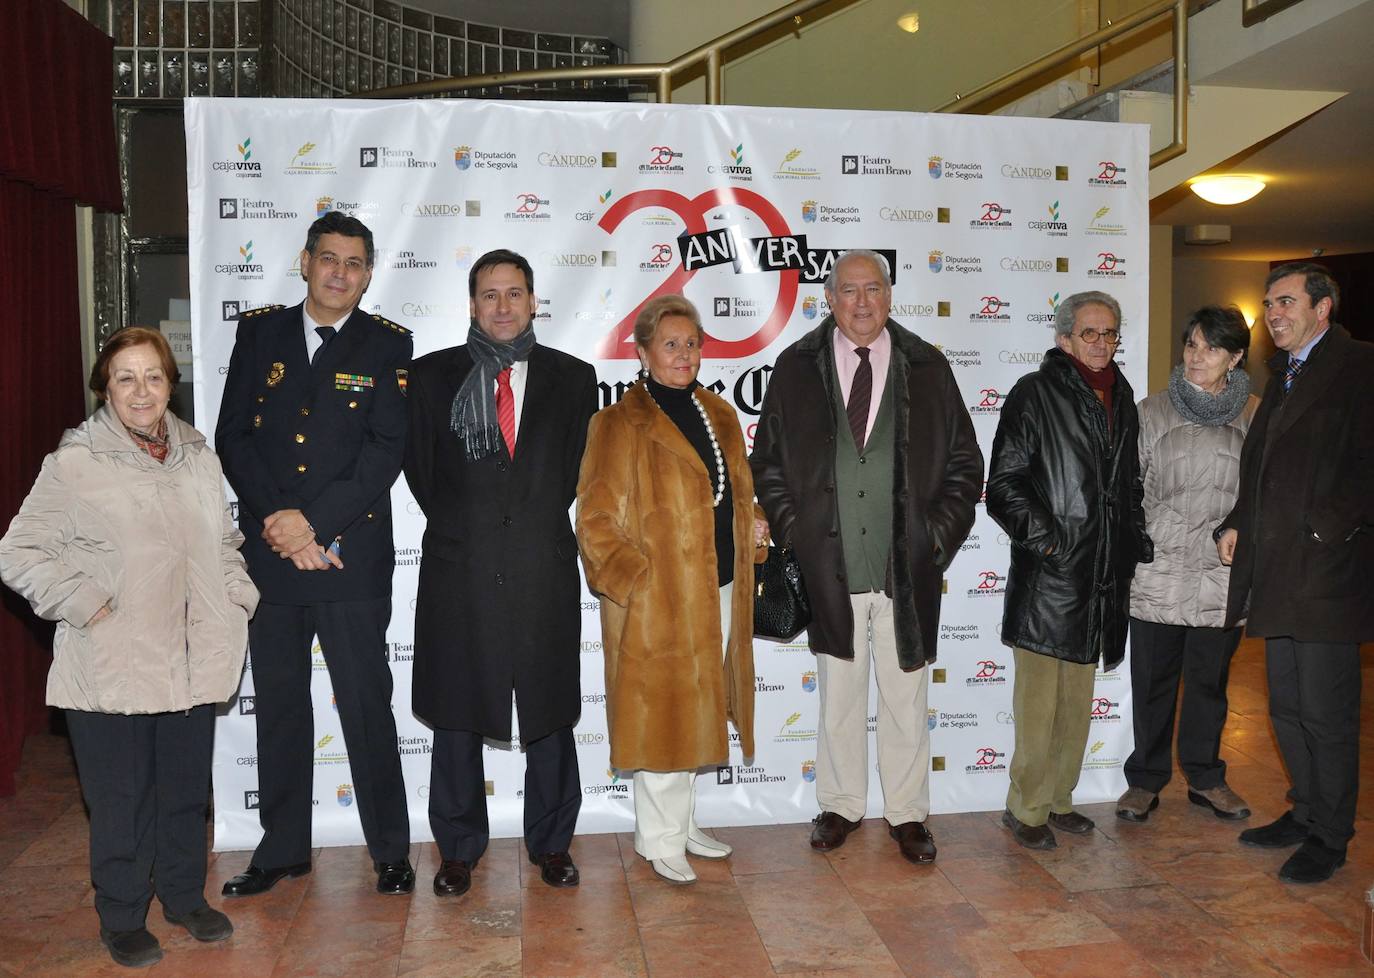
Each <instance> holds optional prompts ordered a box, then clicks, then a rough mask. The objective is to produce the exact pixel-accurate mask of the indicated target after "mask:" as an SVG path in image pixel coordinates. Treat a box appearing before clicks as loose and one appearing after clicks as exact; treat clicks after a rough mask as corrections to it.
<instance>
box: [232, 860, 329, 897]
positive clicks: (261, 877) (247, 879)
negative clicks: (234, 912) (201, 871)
mask: <svg viewBox="0 0 1374 978" xmlns="http://www.w3.org/2000/svg"><path fill="white" fill-rule="evenodd" d="M308 872H310V863H308V862H304V863H297V864H296V865H294V866H283V867H281V868H280V869H260V868H259V867H257V866H252V865H250V866H249V867H248V868H247V869H246V870H244V871H243V872H242V873H239V874H238V875H237V876H235V877H234V878H233V879H231V880H229V882H227V883H225V884H224V889H223V890H221V891H220V892H221V893H222V894H223V895H224V896H227V897H238V896H257V895H258V894H259V893H266V892H267V891H268V890H270V889H272V887H274V886H276V885H277V883H279V882H280V881H281V880H284V879H286V878H287V877H288V876H289V877H291V878H292V879H295V878H296V877H297V876H304V875H305V874H306V873H308Z"/></svg>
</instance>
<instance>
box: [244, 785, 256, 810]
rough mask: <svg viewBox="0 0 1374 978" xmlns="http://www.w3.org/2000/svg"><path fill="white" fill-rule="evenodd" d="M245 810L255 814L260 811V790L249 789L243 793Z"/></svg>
mask: <svg viewBox="0 0 1374 978" xmlns="http://www.w3.org/2000/svg"><path fill="white" fill-rule="evenodd" d="M243 810H244V811H246V812H255V811H257V810H258V789H257V788H249V789H248V790H247V791H245V792H244V793H243Z"/></svg>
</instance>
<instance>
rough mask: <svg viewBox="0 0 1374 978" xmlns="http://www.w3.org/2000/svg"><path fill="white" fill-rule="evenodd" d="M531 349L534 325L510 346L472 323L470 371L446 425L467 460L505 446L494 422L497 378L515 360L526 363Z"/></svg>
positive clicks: (469, 330) (456, 396) (483, 456)
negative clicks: (455, 436)
mask: <svg viewBox="0 0 1374 978" xmlns="http://www.w3.org/2000/svg"><path fill="white" fill-rule="evenodd" d="M533 349H534V327H533V324H529V325H526V326H525V329H524V331H523V332H521V333H520V335H519V336H517V337H516V338H515V339H513V340H511V341H510V342H509V343H498V342H497V341H496V340H493V339H492V338H491V337H490V336H488V335H487V334H486V333H484V332H482V330H481V329H479V328H478V326H477V323H475V322H474V323H472V325H470V326H469V327H468V355H469V356H471V357H472V369H471V370H470V371H468V375H467V377H466V378H465V379H464V380H463V383H462V386H460V387H459V388H458V393H456V394H454V395H453V406H452V407H450V408H449V413H448V426H449V428H450V429H451V430H452V431H453V432H454V433H455V434H457V436H458V438H459V440H460V441H462V442H463V443H464V445H465V446H466V449H467V456H468V458H473V459H476V458H485V457H486V456H488V455H492V454H495V453H496V452H499V451H500V450H501V449H502V448H503V447H504V446H505V444H506V443H505V441H504V440H503V439H502V438H501V426H500V425H499V424H498V423H497V421H496V389H495V388H496V375H497V374H499V373H500V372H501V371H502V370H505V369H506V368H507V367H509V366H510V365H511V364H512V363H514V362H515V361H517V360H528V359H529V355H530V351H531V350H533Z"/></svg>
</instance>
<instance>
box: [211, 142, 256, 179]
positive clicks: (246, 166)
mask: <svg viewBox="0 0 1374 978" xmlns="http://www.w3.org/2000/svg"><path fill="white" fill-rule="evenodd" d="M234 149H235V150H237V151H238V156H237V157H236V158H234V157H231V158H230V159H227V160H215V161H214V162H213V163H211V164H210V169H211V170H213V171H215V172H216V173H230V174H233V175H234V176H236V177H240V178H247V179H254V180H260V179H262V164H261V163H259V162H258V161H257V160H255V159H253V140H252V138H251V137H247V136H245V137H244V140H243V142H241V143H235V144H234Z"/></svg>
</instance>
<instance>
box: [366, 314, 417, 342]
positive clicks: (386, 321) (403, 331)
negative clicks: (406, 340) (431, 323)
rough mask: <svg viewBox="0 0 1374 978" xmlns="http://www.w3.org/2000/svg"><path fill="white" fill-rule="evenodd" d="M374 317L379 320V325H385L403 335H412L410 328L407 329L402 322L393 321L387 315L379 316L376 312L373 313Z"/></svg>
mask: <svg viewBox="0 0 1374 978" xmlns="http://www.w3.org/2000/svg"><path fill="white" fill-rule="evenodd" d="M372 318H373V319H375V320H377V323H378V325H380V326H385V327H386V328H387V329H389V330H392V331H393V332H396V333H400V334H401V335H402V336H409V335H410V330H408V329H406V328H405V327H404V326H402V325H401V324H400V323H393V322H392V321H391V320H390V319H387V318H386V317H385V316H379V315H377V313H375V312H374V313H373V314H372Z"/></svg>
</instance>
